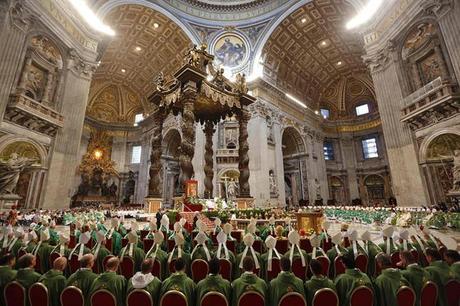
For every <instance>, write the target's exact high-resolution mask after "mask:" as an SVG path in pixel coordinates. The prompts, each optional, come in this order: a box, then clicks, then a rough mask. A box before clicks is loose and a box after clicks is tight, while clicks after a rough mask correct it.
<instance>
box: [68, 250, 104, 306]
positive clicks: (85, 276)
mask: <svg viewBox="0 0 460 306" xmlns="http://www.w3.org/2000/svg"><path fill="white" fill-rule="evenodd" d="M94 264H95V261H94V255H93V254H86V255H83V257H82V258H81V259H80V269H78V270H77V271H75V272H74V273H73V274H72V275H70V277H69V278H68V279H67V282H66V286H75V287H77V288H80V290H81V292H82V293H83V296H84V297H89V292H90V290H91V286H92V284H93V281H94V280H95V279H96V278H97V276H98V275H97V274H95V273H94V272H93V266H94ZM85 305H89V298H88V299H86V301H85Z"/></svg>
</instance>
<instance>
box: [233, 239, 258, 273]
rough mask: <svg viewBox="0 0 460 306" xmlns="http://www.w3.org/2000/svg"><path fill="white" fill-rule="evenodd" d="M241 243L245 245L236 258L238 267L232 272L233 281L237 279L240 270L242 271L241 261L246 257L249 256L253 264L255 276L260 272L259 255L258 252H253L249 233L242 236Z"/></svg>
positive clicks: (252, 241) (252, 242)
mask: <svg viewBox="0 0 460 306" xmlns="http://www.w3.org/2000/svg"><path fill="white" fill-rule="evenodd" d="M243 243H244V245H245V248H244V250H243V252H242V253H240V254H238V256H237V257H236V264H237V265H238V267H235V268H234V269H233V270H234V272H233V274H234V279H236V278H238V277H239V276H240V274H241V272H242V270H241V269H243V271H245V270H244V267H243V264H244V263H243V261H244V259H245V257H246V256H249V257H251V258H252V260H253V262H254V270H253V272H255V273H256V274H259V272H260V253H259V252H256V251H255V250H254V248H253V247H252V245H253V244H254V236H253V235H252V234H250V233H247V234H246V235H244V237H243Z"/></svg>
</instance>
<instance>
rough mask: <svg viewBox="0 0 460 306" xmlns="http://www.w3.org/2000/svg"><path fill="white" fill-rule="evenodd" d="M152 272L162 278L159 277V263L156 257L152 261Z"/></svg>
mask: <svg viewBox="0 0 460 306" xmlns="http://www.w3.org/2000/svg"><path fill="white" fill-rule="evenodd" d="M152 274H153V275H154V276H156V277H158V278H159V279H162V277H161V263H160V261H158V259H155V261H154V262H153V269H152Z"/></svg>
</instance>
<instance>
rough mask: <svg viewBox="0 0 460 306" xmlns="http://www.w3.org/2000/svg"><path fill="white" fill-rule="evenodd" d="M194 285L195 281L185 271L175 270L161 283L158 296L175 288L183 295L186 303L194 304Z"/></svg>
mask: <svg viewBox="0 0 460 306" xmlns="http://www.w3.org/2000/svg"><path fill="white" fill-rule="evenodd" d="M195 287H196V286H195V283H194V282H193V281H192V280H191V279H190V278H189V277H188V276H187V275H186V274H185V273H183V272H175V273H173V274H171V276H169V277H168V278H167V279H165V280H164V281H163V283H162V284H161V292H160V296H163V295H164V294H165V293H166V292H168V291H170V290H177V291H180V292H182V293H183V294H184V295H185V297H186V298H187V303H188V305H195V304H194V303H195Z"/></svg>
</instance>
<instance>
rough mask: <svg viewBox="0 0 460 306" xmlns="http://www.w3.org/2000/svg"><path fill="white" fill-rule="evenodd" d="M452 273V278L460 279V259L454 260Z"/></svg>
mask: <svg viewBox="0 0 460 306" xmlns="http://www.w3.org/2000/svg"><path fill="white" fill-rule="evenodd" d="M450 275H451V277H452V278H454V279H456V280H458V281H460V261H457V262H454V263H453V264H452V265H451V266H450Z"/></svg>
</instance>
